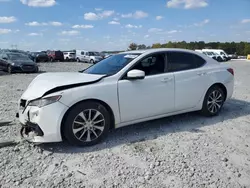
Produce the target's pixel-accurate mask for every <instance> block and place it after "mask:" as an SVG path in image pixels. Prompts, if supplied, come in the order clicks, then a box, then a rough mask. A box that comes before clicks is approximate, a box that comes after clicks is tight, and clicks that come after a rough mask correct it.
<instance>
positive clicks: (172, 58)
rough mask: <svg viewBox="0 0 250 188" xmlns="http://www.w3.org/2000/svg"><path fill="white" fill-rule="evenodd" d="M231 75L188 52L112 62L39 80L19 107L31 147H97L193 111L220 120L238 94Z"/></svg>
mask: <svg viewBox="0 0 250 188" xmlns="http://www.w3.org/2000/svg"><path fill="white" fill-rule="evenodd" d="M233 88H234V71H233V69H232V68H230V67H228V65H225V64H220V63H218V62H217V61H215V60H213V59H211V58H209V57H207V56H206V55H204V54H200V53H198V52H195V51H191V50H184V49H150V50H141V51H127V52H123V53H120V54H116V55H113V56H111V57H109V58H107V59H104V60H102V61H101V62H99V63H97V64H95V65H92V66H90V67H89V68H87V69H86V70H83V71H79V72H71V73H44V74H40V75H39V76H37V77H36V78H35V79H34V80H33V81H32V82H31V83H30V85H29V86H28V88H27V90H26V91H25V92H24V94H23V95H22V97H21V99H20V100H19V109H18V110H19V112H18V113H17V116H18V117H19V120H20V122H21V124H22V135H26V137H27V138H28V139H29V140H31V141H32V142H39V143H41V142H60V141H62V140H64V139H65V140H67V141H68V142H69V143H71V144H73V145H78V146H86V145H93V144H96V143H98V142H100V141H101V140H102V139H103V138H104V137H106V136H107V134H108V132H109V130H110V129H112V128H119V127H123V126H126V125H131V124H134V123H138V122H143V121H148V120H152V119H157V118H162V117H166V116H171V115H175V114H181V113H185V112H191V111H201V113H202V114H204V115H206V116H214V115H217V114H218V113H219V112H220V110H221V108H222V106H223V104H224V102H225V101H226V100H227V99H229V98H230V97H231V96H232V94H233Z"/></svg>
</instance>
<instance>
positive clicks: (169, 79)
mask: <svg viewBox="0 0 250 188" xmlns="http://www.w3.org/2000/svg"><path fill="white" fill-rule="evenodd" d="M171 80H173V78H163V80H161V82H170V81H171Z"/></svg>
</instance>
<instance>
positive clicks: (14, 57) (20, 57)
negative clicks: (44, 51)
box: [8, 53, 30, 60]
mask: <svg viewBox="0 0 250 188" xmlns="http://www.w3.org/2000/svg"><path fill="white" fill-rule="evenodd" d="M8 58H9V59H10V60H30V58H29V57H28V56H26V55H24V54H18V53H16V54H8Z"/></svg>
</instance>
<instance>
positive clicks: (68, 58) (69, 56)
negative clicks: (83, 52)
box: [63, 52, 76, 61]
mask: <svg viewBox="0 0 250 188" xmlns="http://www.w3.org/2000/svg"><path fill="white" fill-rule="evenodd" d="M63 55H64V60H65V61H75V60H76V53H75V52H63Z"/></svg>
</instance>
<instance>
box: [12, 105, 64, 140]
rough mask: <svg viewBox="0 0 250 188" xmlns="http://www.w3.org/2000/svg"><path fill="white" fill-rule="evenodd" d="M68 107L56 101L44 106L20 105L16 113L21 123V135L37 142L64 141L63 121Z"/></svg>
mask: <svg viewBox="0 0 250 188" xmlns="http://www.w3.org/2000/svg"><path fill="white" fill-rule="evenodd" d="M67 110H68V107H67V106H65V105H64V104H62V103H60V102H56V103H53V104H50V105H47V106H44V107H41V108H39V107H36V106H26V107H25V108H20V107H19V112H18V113H17V114H16V117H18V119H19V122H20V124H21V131H20V133H21V136H22V137H23V138H24V139H26V140H28V141H30V142H35V143H49V142H60V141H62V136H61V122H62V119H63V116H64V114H65V113H66V111H67Z"/></svg>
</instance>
